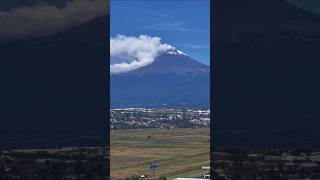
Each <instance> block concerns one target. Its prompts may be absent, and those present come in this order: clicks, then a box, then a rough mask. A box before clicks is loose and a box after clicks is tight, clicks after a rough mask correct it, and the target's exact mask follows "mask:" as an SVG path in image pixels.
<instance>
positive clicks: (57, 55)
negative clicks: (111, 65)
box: [0, 17, 108, 147]
mask: <svg viewBox="0 0 320 180" xmlns="http://www.w3.org/2000/svg"><path fill="white" fill-rule="evenodd" d="M107 20H108V18H107V17H101V18H97V19H95V20H92V21H90V22H88V23H86V24H84V25H81V26H79V27H76V28H73V29H71V30H67V31H64V32H61V33H57V34H55V35H52V36H49V37H43V38H36V39H33V38H31V39H28V40H19V41H14V42H10V43H8V44H6V45H4V46H1V47H0V55H1V62H0V68H1V70H0V81H1V83H2V85H1V89H0V99H1V104H0V109H1V113H0V114H1V118H0V121H1V124H2V125H1V127H0V132H1V133H2V134H1V138H0V145H1V146H2V147H4V146H10V145H12V146H15V147H16V146H17V145H19V146H21V147H23V146H30V147H33V146H37V145H39V146H41V145H45V146H46V147H55V146H56V145H62V144H64V145H66V146H72V145H75V146H79V145H80V143H81V141H82V142H83V143H84V145H85V146H87V145H89V144H90V143H91V142H90V140H88V141H86V140H79V141H77V138H80V137H83V136H85V137H90V136H97V137H100V138H103V135H104V134H105V132H106V130H107V128H103V127H105V125H106V119H105V104H106V99H105V98H106V97H105V94H106V87H107V83H106V79H105V77H108V66H107V64H106V54H107V49H108V46H107V43H106V42H107V41H106V39H107V37H106V35H105V34H106V32H107V25H106V24H107V23H108V21H107ZM99 107H100V108H99ZM79 112H81V113H79ZM49 132H50V133H49ZM60 136H61V137H60ZM64 136H66V137H69V139H68V140H65V139H64V138H62V137H64ZM8 137H11V138H8ZM72 138H74V139H72ZM10 139H11V140H10ZM100 140H101V139H100ZM104 140H105V139H104ZM104 140H101V141H100V142H99V143H100V144H104V143H107V142H104ZM8 141H9V142H8ZM91 141H92V144H96V145H98V144H97V142H96V141H95V140H91ZM28 142H29V143H28ZM14 143H16V144H14ZM47 145H48V146H47Z"/></svg>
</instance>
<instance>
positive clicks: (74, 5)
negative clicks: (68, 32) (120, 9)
mask: <svg viewBox="0 0 320 180" xmlns="http://www.w3.org/2000/svg"><path fill="white" fill-rule="evenodd" d="M106 7H107V4H106V0H70V1H67V3H66V4H65V6H64V7H61V8H59V7H57V6H54V5H50V4H47V3H44V2H39V3H37V4H36V5H35V6H32V7H18V8H14V9H10V10H8V11H0V38H23V37H27V36H32V37H37V36H45V35H49V34H52V33H56V32H59V31H62V30H65V29H67V28H72V27H74V26H77V25H80V24H83V23H86V22H88V21H90V20H92V19H94V18H96V17H99V16H103V15H106V13H107V12H106Z"/></svg>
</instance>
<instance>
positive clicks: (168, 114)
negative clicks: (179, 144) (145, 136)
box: [110, 108, 210, 130]
mask: <svg viewBox="0 0 320 180" xmlns="http://www.w3.org/2000/svg"><path fill="white" fill-rule="evenodd" d="M110 114H111V119H110V127H111V129H114V130H120V129H145V128H167V129H169V128H170V129H171V128H209V127H210V110H209V109H173V108H172V109H171V108H159V109H148V108H124V109H111V113H110Z"/></svg>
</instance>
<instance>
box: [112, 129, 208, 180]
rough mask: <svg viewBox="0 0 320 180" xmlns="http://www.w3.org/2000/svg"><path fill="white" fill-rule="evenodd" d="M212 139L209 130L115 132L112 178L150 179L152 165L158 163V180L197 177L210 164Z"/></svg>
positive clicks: (113, 136)
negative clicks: (139, 177)
mask: <svg viewBox="0 0 320 180" xmlns="http://www.w3.org/2000/svg"><path fill="white" fill-rule="evenodd" d="M209 139H210V132H209V128H194V129H191V128H190V129H186V128H180V129H170V130H168V129H135V130H133V129H131V130H113V131H112V132H111V176H112V178H113V179H124V178H126V177H131V176H132V175H138V176H140V175H142V174H146V175H149V176H151V175H152V172H151V170H150V169H149V165H150V164H151V163H152V162H153V161H157V162H158V163H159V167H158V170H157V172H156V176H157V177H160V176H166V177H167V179H172V178H174V177H192V176H198V175H200V174H201V167H202V165H207V164H208V162H209V151H210V149H209V146H210V141H209Z"/></svg>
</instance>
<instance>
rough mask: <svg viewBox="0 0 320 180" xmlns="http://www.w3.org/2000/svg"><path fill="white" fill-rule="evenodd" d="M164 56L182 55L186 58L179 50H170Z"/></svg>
mask: <svg viewBox="0 0 320 180" xmlns="http://www.w3.org/2000/svg"><path fill="white" fill-rule="evenodd" d="M166 54H172V55H184V56H187V54H186V53H184V52H182V51H180V50H177V49H173V50H170V51H167V52H166Z"/></svg>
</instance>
